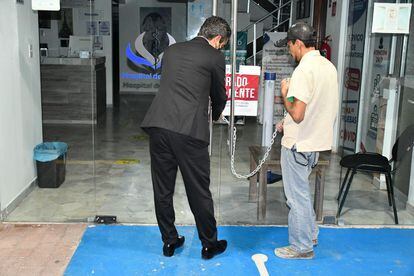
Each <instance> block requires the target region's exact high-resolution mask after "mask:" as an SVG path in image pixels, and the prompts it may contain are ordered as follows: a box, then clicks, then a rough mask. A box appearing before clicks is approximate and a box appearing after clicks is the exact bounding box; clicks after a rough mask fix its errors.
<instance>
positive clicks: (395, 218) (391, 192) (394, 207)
mask: <svg viewBox="0 0 414 276" xmlns="http://www.w3.org/2000/svg"><path fill="white" fill-rule="evenodd" d="M386 178H387V180H388V181H387V182H388V183H389V187H390V194H391V201H392V208H393V211H394V221H395V224H398V215H397V207H396V206H395V196H394V187H393V184H392V178H391V174H390V173H387V174H386Z"/></svg>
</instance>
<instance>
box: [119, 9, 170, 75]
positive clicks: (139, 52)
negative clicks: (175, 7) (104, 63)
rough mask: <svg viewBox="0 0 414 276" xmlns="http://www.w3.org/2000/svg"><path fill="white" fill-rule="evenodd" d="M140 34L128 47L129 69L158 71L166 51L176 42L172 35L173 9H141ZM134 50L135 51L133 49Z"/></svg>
mask: <svg viewBox="0 0 414 276" xmlns="http://www.w3.org/2000/svg"><path fill="white" fill-rule="evenodd" d="M140 18H141V20H140V27H139V29H140V34H139V35H138V37H137V38H136V39H135V43H134V45H133V46H131V43H128V45H127V47H126V57H127V60H128V63H129V67H130V68H131V69H133V70H134V71H137V72H139V71H143V70H144V71H147V72H148V71H149V72H154V71H158V69H159V68H160V67H161V61H162V57H163V55H164V51H165V49H166V48H167V47H168V46H170V45H172V44H174V43H175V42H176V41H175V39H174V38H173V37H172V36H171V35H170V33H171V8H166V7H141V8H140ZM132 48H134V49H132Z"/></svg>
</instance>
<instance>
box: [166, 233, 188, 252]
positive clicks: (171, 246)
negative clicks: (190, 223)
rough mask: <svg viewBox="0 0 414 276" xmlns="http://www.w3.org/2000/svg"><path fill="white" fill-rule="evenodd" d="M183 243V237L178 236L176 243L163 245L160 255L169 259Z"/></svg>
mask: <svg viewBox="0 0 414 276" xmlns="http://www.w3.org/2000/svg"><path fill="white" fill-rule="evenodd" d="M184 241H185V238H184V236H178V238H177V241H176V242H175V243H164V246H163V248H162V253H163V254H164V256H165V257H171V256H172V255H174V251H175V249H177V248H179V247H181V246H182V245H183V244H184Z"/></svg>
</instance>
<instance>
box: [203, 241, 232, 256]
mask: <svg viewBox="0 0 414 276" xmlns="http://www.w3.org/2000/svg"><path fill="white" fill-rule="evenodd" d="M226 248H227V241H226V240H221V241H217V244H216V246H215V247H203V249H201V257H202V258H203V259H206V260H208V259H211V258H213V257H214V256H216V255H218V254H221V253H223V252H224V251H226Z"/></svg>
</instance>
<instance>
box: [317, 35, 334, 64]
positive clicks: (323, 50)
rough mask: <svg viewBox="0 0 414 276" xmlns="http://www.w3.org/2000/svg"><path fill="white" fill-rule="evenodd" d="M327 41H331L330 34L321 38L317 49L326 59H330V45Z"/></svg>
mask: <svg viewBox="0 0 414 276" xmlns="http://www.w3.org/2000/svg"><path fill="white" fill-rule="evenodd" d="M329 41H332V39H331V36H330V35H328V36H327V37H325V38H324V39H323V41H322V44H321V47H320V49H319V51H320V52H321V55H322V56H324V57H325V58H327V59H328V60H331V46H329Z"/></svg>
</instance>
